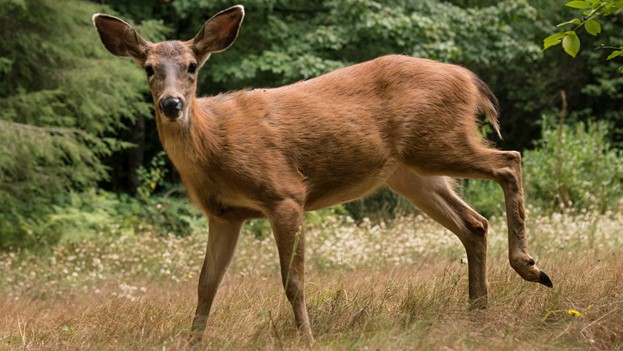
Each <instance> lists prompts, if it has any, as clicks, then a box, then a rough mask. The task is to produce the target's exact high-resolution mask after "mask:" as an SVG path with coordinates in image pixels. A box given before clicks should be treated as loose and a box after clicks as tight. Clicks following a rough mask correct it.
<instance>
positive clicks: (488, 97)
mask: <svg viewBox="0 0 623 351" xmlns="http://www.w3.org/2000/svg"><path fill="white" fill-rule="evenodd" d="M474 80H475V83H476V85H477V87H478V92H479V93H480V94H479V95H480V99H479V100H478V109H479V110H480V111H481V112H483V113H484V114H485V115H486V116H487V118H488V119H489V123H491V125H492V126H493V129H494V130H495V132H496V133H497V135H498V137H499V138H500V139H502V134H501V132H500V123H499V122H498V118H499V117H500V105H499V102H498V99H497V98H496V97H495V95H493V92H491V89H489V86H487V84H486V83H485V82H483V81H482V79H480V78H478V77H476V76H474Z"/></svg>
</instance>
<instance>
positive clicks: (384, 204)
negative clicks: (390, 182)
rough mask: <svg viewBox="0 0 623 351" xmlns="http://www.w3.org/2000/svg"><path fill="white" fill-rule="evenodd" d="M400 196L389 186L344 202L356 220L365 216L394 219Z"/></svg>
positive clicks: (375, 218) (380, 219)
mask: <svg viewBox="0 0 623 351" xmlns="http://www.w3.org/2000/svg"><path fill="white" fill-rule="evenodd" d="M399 205H400V198H399V197H398V195H396V194H395V193H394V192H392V191H391V190H389V189H388V188H381V189H379V191H377V192H376V193H374V194H372V195H370V196H368V197H366V198H364V199H360V200H355V201H352V202H349V203H347V204H344V209H345V210H346V212H348V215H349V216H350V217H352V218H353V219H354V220H355V221H356V222H361V221H362V220H363V219H364V218H368V219H371V220H373V221H374V222H379V221H382V220H388V219H393V218H394V217H395V216H396V214H397V210H398V209H399Z"/></svg>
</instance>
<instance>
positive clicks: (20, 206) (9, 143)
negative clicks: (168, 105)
mask: <svg viewBox="0 0 623 351" xmlns="http://www.w3.org/2000/svg"><path fill="white" fill-rule="evenodd" d="M96 10H97V7H96V6H93V5H91V4H88V3H85V2H82V1H75V0H59V1H45V0H22V1H8V2H7V1H4V2H2V4H1V5H0V23H2V26H0V110H1V111H2V115H1V117H0V127H1V128H0V134H1V139H0V140H1V142H0V165H1V166H0V169H1V171H2V172H1V174H0V199H1V200H2V203H3V209H2V212H1V213H0V230H1V231H2V234H3V235H2V237H1V238H0V248H4V247H7V246H16V245H17V246H19V245H30V244H31V243H30V241H29V239H28V237H29V236H30V234H29V233H34V231H35V229H36V228H41V226H42V225H43V223H42V221H43V219H44V218H46V216H47V215H48V214H52V213H54V212H55V211H54V210H53V207H54V206H63V202H64V201H68V199H70V198H71V196H65V195H66V194H69V193H70V192H71V191H78V192H81V191H84V190H86V189H89V188H92V187H94V186H96V185H97V183H98V182H99V181H102V180H105V179H107V176H108V173H107V171H108V169H107V167H106V166H104V164H103V161H102V160H103V159H104V158H105V157H108V156H110V155H111V154H112V153H113V152H116V151H118V150H121V149H124V148H127V147H129V146H130V144H128V143H126V142H123V141H122V140H119V139H117V138H116V137H115V133H116V132H117V131H118V130H120V129H124V128H126V126H127V125H128V124H131V123H132V122H133V120H134V118H135V117H136V116H137V115H141V114H143V115H148V114H149V113H150V112H149V104H147V103H145V102H144V99H143V96H144V94H145V92H146V85H145V78H144V77H143V75H142V73H141V72H140V71H138V70H136V69H135V67H132V64H131V63H130V62H124V61H122V60H118V59H116V58H113V57H111V56H110V55H109V54H108V53H107V52H106V51H105V50H104V49H103V48H102V46H101V44H100V43H99V39H98V37H97V34H96V33H95V31H94V30H93V29H92V27H93V26H92V23H91V16H92V14H93V13H94V12H96ZM160 27H161V26H160ZM144 29H145V32H147V34H150V33H152V32H153V33H155V32H157V31H158V30H159V27H158V26H156V25H152V26H145V28H144ZM111 72H114V74H115V75H116V76H117V77H122V79H111V78H112V77H111ZM71 203H72V202H71V201H70V202H69V203H67V204H71ZM42 235H43V234H42ZM37 240H39V239H37ZM44 241H53V240H51V239H45V240H44Z"/></svg>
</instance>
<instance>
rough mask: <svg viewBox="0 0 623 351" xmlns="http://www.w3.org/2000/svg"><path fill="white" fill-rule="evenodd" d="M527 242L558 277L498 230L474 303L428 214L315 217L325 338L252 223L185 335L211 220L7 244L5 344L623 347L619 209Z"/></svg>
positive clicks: (312, 268) (315, 296) (312, 286)
mask: <svg viewBox="0 0 623 351" xmlns="http://www.w3.org/2000/svg"><path fill="white" fill-rule="evenodd" d="M528 225H529V227H528V229H529V232H528V233H529V237H530V245H531V247H530V250H531V252H532V254H533V255H534V256H535V258H536V259H537V262H538V264H539V266H540V267H541V268H543V269H544V270H546V271H547V273H548V274H549V275H550V277H552V279H553V281H554V289H548V288H546V287H543V286H541V285H538V284H534V283H528V282H524V281H523V280H521V278H520V277H519V276H517V275H516V274H515V273H514V272H513V271H512V269H511V268H510V266H509V264H508V262H507V258H506V257H507V251H506V250H507V243H506V228H505V221H504V219H502V218H496V217H494V218H492V219H491V227H490V232H489V249H488V254H489V257H488V267H489V283H490V287H489V289H490V290H489V291H490V297H489V304H490V306H489V309H487V310H486V311H470V310H469V308H468V301H467V265H466V264H465V260H466V259H465V255H464V252H463V248H462V246H461V244H460V242H459V240H458V239H456V238H455V237H454V236H453V235H452V234H451V233H449V232H448V231H446V230H444V229H443V228H441V227H440V226H439V225H438V224H436V223H435V222H433V221H431V220H429V219H427V218H426V217H423V216H417V215H415V216H404V217H400V218H398V219H396V220H394V221H392V222H390V223H388V224H374V223H371V222H369V221H364V222H363V223H360V224H359V225H357V224H355V223H353V222H352V220H349V219H348V218H342V217H338V216H333V217H328V218H326V219H325V220H324V221H321V222H320V223H318V224H313V225H309V226H308V227H307V228H306V236H307V258H306V269H307V285H306V292H307V303H308V307H309V313H310V318H311V323H312V328H313V330H314V333H315V337H316V342H315V343H314V344H313V345H307V344H306V343H305V341H304V340H302V339H301V338H300V336H299V335H298V333H297V332H296V330H295V328H294V323H293V316H292V312H291V309H290V306H289V303H288V301H287V300H286V298H285V295H284V294H283V290H282V287H281V283H280V279H279V275H278V260H277V252H276V251H277V250H276V248H275V244H274V241H273V239H272V237H270V236H268V237H266V238H263V239H262V238H256V237H254V236H253V235H251V234H250V233H243V236H242V238H241V241H240V243H239V246H238V248H237V252H236V255H235V257H234V261H233V262H232V265H231V267H230V269H229V271H228V274H227V275H226V276H225V279H224V281H223V284H222V285H221V289H220V290H219V293H218V295H217V298H216V302H215V306H214V307H213V310H212V313H211V315H210V319H209V323H208V329H207V331H206V333H205V337H204V341H203V342H202V343H201V344H200V345H197V346H196V347H194V348H193V347H190V346H189V345H188V344H187V340H188V334H189V333H188V331H189V327H190V322H191V318H192V315H193V313H194V307H195V302H196V285H197V275H198V273H199V269H200V264H201V261H202V259H203V251H204V246H205V243H206V238H207V233H206V232H205V231H204V230H201V231H198V232H197V233H194V234H193V235H191V236H187V237H175V236H167V237H159V236H156V235H153V234H152V233H150V232H149V230H148V229H147V228H146V229H145V230H143V231H140V232H135V231H122V230H119V231H118V232H116V233H115V232H113V233H107V234H106V235H102V237H101V238H99V239H96V240H89V241H82V242H73V243H72V242H67V243H64V244H61V245H58V246H56V247H55V248H54V250H53V251H52V252H51V253H49V254H47V255H29V254H26V253H20V252H9V253H2V254H0V276H2V280H1V281H0V311H2V313H0V350H86V349H88V350H139V349H140V350H180V349H181V350H185V349H211V350H248V349H260V350H298V349H310V350H414V349H423V350H428V349H430V350H440V349H451V350H501V349H506V350H516V349H521V350H537V349H538V350H559V349H564V350H585V349H595V350H622V349H623V255H621V247H623V235H621V232H620V230H621V228H623V215H622V214H621V213H605V214H596V213H592V212H581V213H566V214H554V215H549V216H540V215H539V214H538V213H537V212H536V211H534V210H533V211H529V221H528Z"/></svg>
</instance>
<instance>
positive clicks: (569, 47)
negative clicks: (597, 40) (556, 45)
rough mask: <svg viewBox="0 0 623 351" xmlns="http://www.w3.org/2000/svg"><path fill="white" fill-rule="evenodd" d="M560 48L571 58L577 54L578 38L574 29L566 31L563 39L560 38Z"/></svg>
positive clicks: (578, 49)
mask: <svg viewBox="0 0 623 351" xmlns="http://www.w3.org/2000/svg"><path fill="white" fill-rule="evenodd" d="M562 48H563V49H565V52H566V53H567V54H569V56H571V57H573V58H575V56H576V55H577V54H578V51H580V38H578V35H577V34H575V32H574V31H569V32H566V35H565V37H564V39H562Z"/></svg>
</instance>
